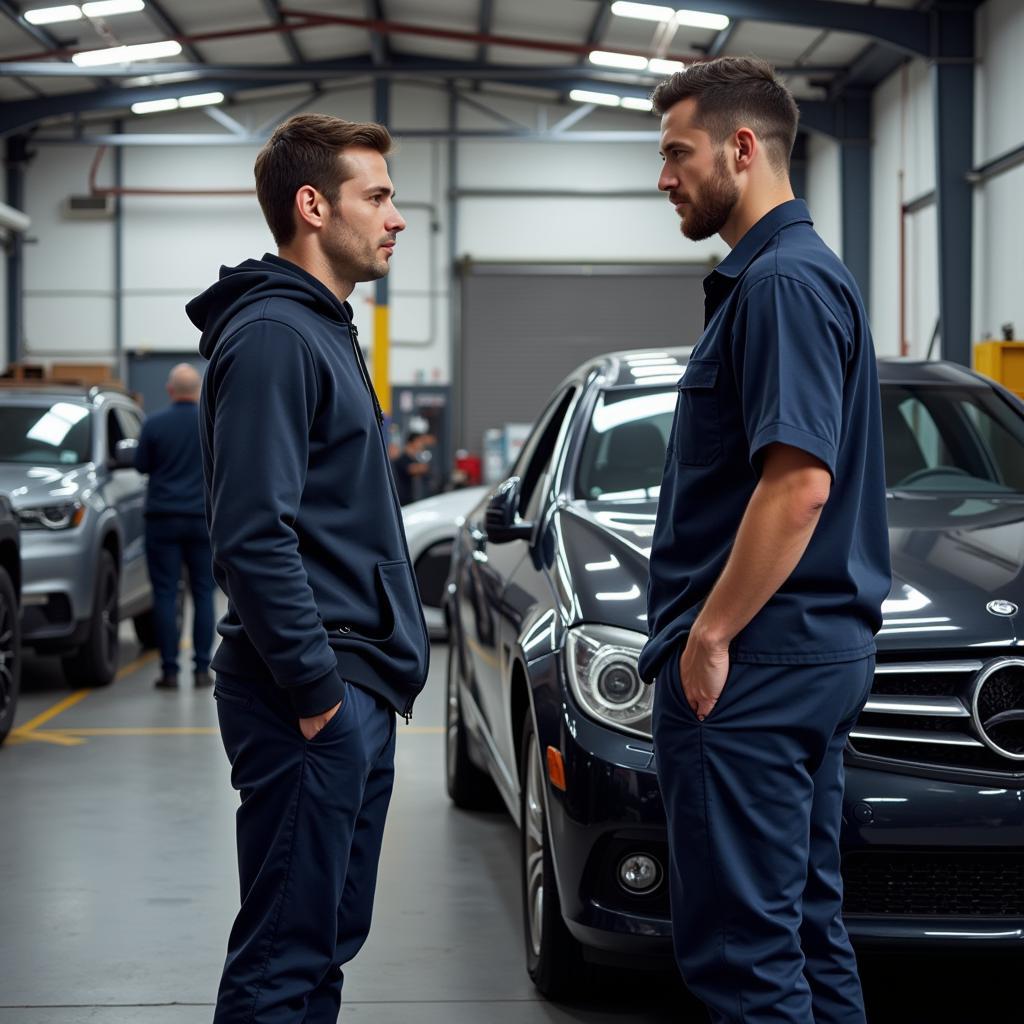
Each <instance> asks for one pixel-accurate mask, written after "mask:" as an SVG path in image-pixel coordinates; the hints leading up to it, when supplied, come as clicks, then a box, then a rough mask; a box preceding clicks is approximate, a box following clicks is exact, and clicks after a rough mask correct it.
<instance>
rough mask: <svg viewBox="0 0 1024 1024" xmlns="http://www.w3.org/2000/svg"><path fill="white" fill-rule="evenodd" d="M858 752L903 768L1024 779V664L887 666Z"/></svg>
mask: <svg viewBox="0 0 1024 1024" xmlns="http://www.w3.org/2000/svg"><path fill="white" fill-rule="evenodd" d="M850 747H851V748H852V750H853V751H854V753H857V754H863V755H867V756H869V757H872V758H881V759H884V760H886V761H891V762H894V763H899V764H912V765H923V766H925V767H931V768H938V769H954V770H959V771H968V772H971V771H973V772H979V771H980V772H995V773H998V774H1000V775H1021V776H1024V659H1021V658H997V659H994V660H992V661H990V662H987V663H986V662H982V661H977V660H972V659H966V658H965V659H962V660H957V661H934V662H888V663H885V662H883V663H881V664H879V665H878V666H877V667H876V668H875V681H874V684H873V686H872V688H871V696H870V697H869V698H868V702H867V705H866V706H865V708H864V711H863V712H862V714H861V716H860V718H859V719H858V721H857V724H856V726H854V729H853V731H852V732H851V733H850Z"/></svg>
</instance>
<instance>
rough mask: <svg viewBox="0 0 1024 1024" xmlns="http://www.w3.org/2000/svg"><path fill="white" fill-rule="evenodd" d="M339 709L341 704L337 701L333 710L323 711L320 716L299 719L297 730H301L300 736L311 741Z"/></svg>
mask: <svg viewBox="0 0 1024 1024" xmlns="http://www.w3.org/2000/svg"><path fill="white" fill-rule="evenodd" d="M340 708H341V702H340V701H339V702H338V703H337V704H335V705H334V707H333V708H330V709H329V710H327V711H324V712H323V713H322V714H319V715H314V716H313V717H312V718H300V719H299V728H300V729H301V730H302V735H303V736H305V737H306V739H307V740H311V739H313V738H314V737H315V736H316V734H317V733H318V732H320V730H321V729H323V728H324V726H325V725H327V723H328V722H329V721H330V720H331V719H332V718H333V717H334V716H335V715H336V714H337V713H338V710H339V709H340Z"/></svg>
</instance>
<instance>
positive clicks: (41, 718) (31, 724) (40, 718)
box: [11, 690, 92, 736]
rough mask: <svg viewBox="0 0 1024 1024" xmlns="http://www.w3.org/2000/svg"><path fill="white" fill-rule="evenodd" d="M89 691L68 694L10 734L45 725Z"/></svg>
mask: <svg viewBox="0 0 1024 1024" xmlns="http://www.w3.org/2000/svg"><path fill="white" fill-rule="evenodd" d="M90 693H92V690H76V691H75V692H74V693H71V694H68V696H67V697H65V698H64V699H63V700H61V701H58V702H57V703H56V704H54V705H53V707H52V708H47V709H46V711H44V712H43V713H42V714H39V715H36V717H35V718H30V719H29V720H28V721H27V722H26V723H25V724H24V725H19V726H18V728H17V729H15V730H14V731H13V732H12V733H11V735H12V736H17V735H18V734H19V733H20V734H22V735H24V734H25V733H27V732H34V731H35V730H36V729H37V728H38V727H39V726H41V725H45V724H46V723H47V722H49V721H50V720H51V719H54V718H56V717H57V716H58V715H59V714H62V713H63V712H65V711H67V709H68V708H73V707H74V706H75V705H76V704H77V703H78V702H79V701H83V700H85V698H86V697H88V696H89V694H90Z"/></svg>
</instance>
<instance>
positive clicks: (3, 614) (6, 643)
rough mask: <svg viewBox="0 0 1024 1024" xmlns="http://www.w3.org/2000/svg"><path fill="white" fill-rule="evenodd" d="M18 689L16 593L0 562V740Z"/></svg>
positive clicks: (8, 725) (10, 722) (15, 704)
mask: <svg viewBox="0 0 1024 1024" xmlns="http://www.w3.org/2000/svg"><path fill="white" fill-rule="evenodd" d="M20 689H21V622H20V615H19V610H18V595H17V594H16V593H15V590H14V583H13V581H12V580H11V577H10V574H9V573H8V572H7V570H6V569H4V568H3V567H2V566H0V743H3V741H4V740H5V739H7V734H8V733H9V732H10V731H11V727H12V726H13V725H14V715H15V713H16V712H17V710H18V693H19V691H20Z"/></svg>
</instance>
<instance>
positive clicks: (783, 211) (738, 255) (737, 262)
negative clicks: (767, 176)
mask: <svg viewBox="0 0 1024 1024" xmlns="http://www.w3.org/2000/svg"><path fill="white" fill-rule="evenodd" d="M812 223H814V222H813V221H812V220H811V211H810V210H808V209H807V204H806V203H805V202H804V201H803V200H802V199H790V200H788V201H787V202H785V203H780V204H779V205H778V206H776V207H775V208H774V209H772V210H769V211H768V212H767V213H766V214H765V215H764V216H763V217H762V218H761V219H760V220H759V221H758V222H757V223H756V224H755V225H754V226H753V227H752V228H751V229H750V230H749V231H748V232H747V233H746V234H745V235H744V236H743V237H742V238H741V239H740V240H739V241H738V242H737V243H736V247H735V248H734V249H733V250H732V252H730V253H729V255H728V256H726V257H725V259H724V260H722V262H721V263H719V264H718V266H717V267H715V269H714V270H713V271H712V275H714V274H719V275H721V276H722V277H731V278H737V277H739V276H740V274H742V273H743V271H744V270H746V269H747V267H749V266H750V264H751V263H752V262H753V260H754V257H755V256H756V255H757V254H758V253H759V252H760V251H761V250H762V249H763V248H764V247H765V246H766V245H767V244H768V243H769V242H770V241H771V240H772V239H773V238H774V237H775V236H776V235H777V234H778V233H779V232H780V231H781V230H782V229H783V228H788V227H789V226H790V225H791V224H812Z"/></svg>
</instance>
